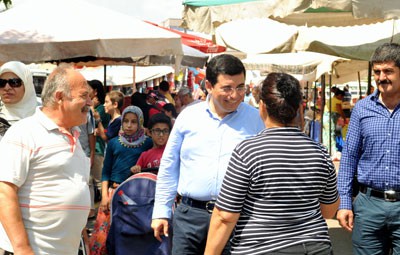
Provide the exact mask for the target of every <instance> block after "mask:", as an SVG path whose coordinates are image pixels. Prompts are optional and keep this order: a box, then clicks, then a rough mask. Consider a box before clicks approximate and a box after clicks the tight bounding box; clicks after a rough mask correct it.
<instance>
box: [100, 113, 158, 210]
mask: <svg viewBox="0 0 400 255" xmlns="http://www.w3.org/2000/svg"><path fill="white" fill-rule="evenodd" d="M121 119H122V123H121V130H120V132H119V136H117V137H115V138H113V139H111V140H110V141H109V142H108V144H107V149H106V154H105V158H104V163H103V172H102V179H101V181H102V185H101V186H102V188H101V189H102V200H101V204H100V210H103V211H105V210H108V209H109V203H110V199H111V197H108V195H107V190H108V188H116V187H117V186H118V185H119V184H120V183H121V182H123V181H125V180H126V179H128V177H129V176H130V175H131V171H130V168H131V167H132V166H134V165H136V161H137V160H138V158H139V157H140V154H142V152H144V151H147V150H148V149H151V148H152V147H153V141H152V140H151V138H150V137H147V136H145V133H144V128H143V122H144V119H143V113H142V110H140V108H139V107H137V106H128V107H127V108H125V110H124V111H123V112H122V118H121Z"/></svg>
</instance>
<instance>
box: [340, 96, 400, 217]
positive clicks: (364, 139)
mask: <svg viewBox="0 0 400 255" xmlns="http://www.w3.org/2000/svg"><path fill="white" fill-rule="evenodd" d="M378 92H379V91H378V90H376V91H375V93H373V94H372V95H370V96H368V97H367V98H365V99H363V100H361V101H359V102H358V103H357V104H356V105H355V107H354V108H353V111H352V113H351V119H350V125H349V129H348V132H347V137H346V142H345V146H344V150H343V154H342V158H341V160H340V168H339V176H338V190H339V194H340V206H339V209H349V210H351V209H352V184H353V178H354V175H355V174H356V173H357V175H358V182H359V183H361V184H364V185H366V186H368V187H371V188H373V189H377V190H388V189H394V190H398V191H400V109H399V105H398V106H397V107H396V108H395V109H394V111H393V112H390V111H389V110H388V109H387V108H386V106H384V105H383V104H382V102H381V101H380V100H379V94H378Z"/></svg>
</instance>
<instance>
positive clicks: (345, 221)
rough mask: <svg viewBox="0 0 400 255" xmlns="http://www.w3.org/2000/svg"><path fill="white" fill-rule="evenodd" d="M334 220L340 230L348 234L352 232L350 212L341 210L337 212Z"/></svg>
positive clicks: (352, 216)
mask: <svg viewBox="0 0 400 255" xmlns="http://www.w3.org/2000/svg"><path fill="white" fill-rule="evenodd" d="M336 218H337V219H338V221H339V224H340V226H342V228H344V229H346V230H347V231H349V232H352V231H353V223H354V214H353V211H352V210H347V209H341V210H339V211H338V212H337V215H336Z"/></svg>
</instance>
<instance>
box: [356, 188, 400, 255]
mask: <svg viewBox="0 0 400 255" xmlns="http://www.w3.org/2000/svg"><path fill="white" fill-rule="evenodd" d="M353 208H354V227H353V233H352V239H353V253H354V254H355V255H387V254H390V250H391V249H393V254H394V255H396V254H397V255H399V254H400V201H397V202H388V201H385V200H384V199H382V198H377V197H372V196H371V191H370V189H368V190H367V192H366V194H364V193H362V192H360V193H359V194H358V195H357V197H356V198H355V200H354V203H353Z"/></svg>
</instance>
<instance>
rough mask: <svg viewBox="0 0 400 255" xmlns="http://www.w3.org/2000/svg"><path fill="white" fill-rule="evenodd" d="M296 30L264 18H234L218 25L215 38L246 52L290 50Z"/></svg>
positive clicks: (292, 47)
mask: <svg viewBox="0 0 400 255" xmlns="http://www.w3.org/2000/svg"><path fill="white" fill-rule="evenodd" d="M298 30H299V28H298V27H297V26H290V25H286V24H283V23H280V22H277V21H274V20H271V19H266V18H264V19H258V18H256V19H246V20H235V21H231V22H228V23H225V24H222V25H221V26H219V27H218V28H217V29H216V34H215V40H216V42H217V44H220V45H224V46H226V47H229V48H231V49H234V50H237V51H240V52H244V53H246V54H260V53H282V52H292V51H293V49H294V43H295V41H296V38H297V33H298Z"/></svg>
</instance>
